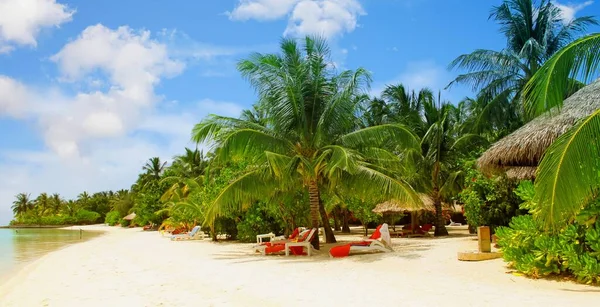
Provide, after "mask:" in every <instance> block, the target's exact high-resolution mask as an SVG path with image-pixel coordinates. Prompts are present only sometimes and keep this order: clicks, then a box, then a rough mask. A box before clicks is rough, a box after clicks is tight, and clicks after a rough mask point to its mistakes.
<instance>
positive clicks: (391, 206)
mask: <svg viewBox="0 0 600 307" xmlns="http://www.w3.org/2000/svg"><path fill="white" fill-rule="evenodd" d="M419 197H420V198H421V201H422V202H423V208H420V209H423V210H433V199H431V197H429V196H427V195H425V194H419ZM414 210H415V208H414V207H413V206H409V205H407V204H402V203H399V202H397V201H394V200H388V201H386V202H383V203H381V204H379V205H377V206H376V207H375V209H373V212H375V213H402V212H404V211H414Z"/></svg>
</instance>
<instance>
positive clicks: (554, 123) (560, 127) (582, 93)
mask: <svg viewBox="0 0 600 307" xmlns="http://www.w3.org/2000/svg"><path fill="white" fill-rule="evenodd" d="M598 109H600V79H598V80H596V81H594V82H593V83H592V84H590V85H588V86H586V87H584V88H582V89H581V90H579V91H577V92H576V93H575V94H573V95H572V96H571V97H569V98H567V99H566V100H565V102H564V105H563V107H562V108H561V109H559V110H553V111H551V112H549V113H547V114H544V115H541V116H538V117H536V118H535V119H533V120H532V121H530V122H529V123H527V124H525V125H524V126H523V127H521V128H519V129H517V130H516V131H515V132H513V133H511V134H510V135H508V136H506V137H505V138H503V139H501V140H499V141H498V142H496V143H494V144H493V145H492V147H490V149H488V150H487V151H486V152H485V153H484V154H483V155H482V156H481V157H480V158H479V160H478V161H477V165H478V166H479V168H480V169H481V170H482V171H484V172H486V173H490V172H493V171H498V170H500V171H505V172H506V174H507V176H508V177H509V178H516V179H533V178H535V171H536V169H537V166H538V164H539V163H540V161H541V159H542V157H543V155H544V152H545V151H546V149H547V148H548V147H549V146H550V145H551V144H552V143H553V142H554V141H555V140H556V139H557V138H558V137H559V136H561V135H562V134H563V133H565V132H566V131H567V130H569V129H570V128H572V127H573V126H574V125H575V124H576V123H577V122H578V121H579V120H581V119H582V118H585V117H587V116H589V115H591V114H592V113H593V112H594V111H596V110H598Z"/></svg>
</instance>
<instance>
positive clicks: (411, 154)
mask: <svg viewBox="0 0 600 307" xmlns="http://www.w3.org/2000/svg"><path fill="white" fill-rule="evenodd" d="M423 109H424V116H423V123H422V126H423V127H425V128H426V129H427V130H426V131H425V134H424V136H423V137H422V138H421V140H420V144H421V146H420V148H417V149H415V148H409V149H407V150H404V151H403V152H401V159H400V160H401V161H402V165H401V170H400V173H402V174H403V176H404V178H405V179H406V180H407V181H408V182H409V183H410V184H411V185H412V186H413V187H415V189H416V190H417V191H419V192H422V193H426V194H428V195H429V196H430V197H431V198H432V199H433V202H434V207H435V235H436V236H445V235H448V231H447V230H446V226H445V223H446V220H445V218H444V217H443V214H442V213H443V207H442V202H443V201H447V200H451V199H452V198H453V197H454V196H456V194H457V192H458V191H459V190H460V187H461V182H460V178H461V171H460V169H459V165H460V164H459V159H460V158H466V157H468V155H467V154H468V153H469V152H470V151H471V150H473V149H475V148H476V147H477V146H485V145H487V144H488V142H487V141H486V140H485V139H484V138H482V137H481V136H479V135H477V134H469V133H462V131H461V129H460V123H461V122H463V121H464V119H463V118H462V116H461V115H462V112H461V110H459V108H458V107H455V106H453V105H452V104H450V103H448V102H442V101H441V98H439V97H438V99H437V102H436V101H435V100H433V101H430V100H428V101H427V102H426V103H425V104H424V108H423Z"/></svg>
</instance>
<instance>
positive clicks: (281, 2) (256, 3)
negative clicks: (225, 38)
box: [229, 0, 300, 20]
mask: <svg viewBox="0 0 600 307" xmlns="http://www.w3.org/2000/svg"><path fill="white" fill-rule="evenodd" d="M298 2H300V1H299V0H240V3H239V4H238V6H237V7H236V8H235V9H234V10H233V12H230V13H229V18H231V19H233V20H249V19H257V20H275V19H279V18H281V17H284V16H285V15H287V14H289V12H290V11H291V10H292V9H293V8H294V6H295V5H296V4H298Z"/></svg>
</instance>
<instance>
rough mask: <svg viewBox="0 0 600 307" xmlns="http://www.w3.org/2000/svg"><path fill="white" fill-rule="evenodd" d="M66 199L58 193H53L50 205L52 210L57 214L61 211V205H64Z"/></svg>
mask: <svg viewBox="0 0 600 307" xmlns="http://www.w3.org/2000/svg"><path fill="white" fill-rule="evenodd" d="M63 202H64V200H63V199H62V198H61V197H60V195H59V194H58V193H54V194H52V196H50V207H51V210H52V213H54V214H56V213H58V212H59V211H60V207H61V206H62V204H63Z"/></svg>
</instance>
